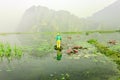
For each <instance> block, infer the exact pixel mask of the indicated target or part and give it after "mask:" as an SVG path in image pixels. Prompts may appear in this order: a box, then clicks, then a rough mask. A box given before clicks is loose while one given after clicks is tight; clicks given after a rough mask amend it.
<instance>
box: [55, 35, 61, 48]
mask: <svg viewBox="0 0 120 80" xmlns="http://www.w3.org/2000/svg"><path fill="white" fill-rule="evenodd" d="M61 40H62V37H61V36H60V33H57V36H56V44H57V48H58V49H60V47H61V45H60V44H61Z"/></svg>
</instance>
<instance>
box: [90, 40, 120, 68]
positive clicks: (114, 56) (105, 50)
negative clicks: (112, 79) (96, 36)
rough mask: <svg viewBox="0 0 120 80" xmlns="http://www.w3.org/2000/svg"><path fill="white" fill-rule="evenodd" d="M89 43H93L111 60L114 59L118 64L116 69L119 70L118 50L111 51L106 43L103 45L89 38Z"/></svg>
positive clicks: (119, 56) (119, 54) (119, 58)
mask: <svg viewBox="0 0 120 80" xmlns="http://www.w3.org/2000/svg"><path fill="white" fill-rule="evenodd" d="M89 43H91V44H94V46H95V47H96V48H97V50H98V51H99V52H100V53H102V54H104V55H106V56H107V57H110V58H111V59H112V60H113V61H115V62H116V64H117V65H118V69H119V70H120V52H117V51H113V50H111V49H109V48H108V47H107V46H106V45H103V44H101V43H100V42H98V41H96V40H89Z"/></svg>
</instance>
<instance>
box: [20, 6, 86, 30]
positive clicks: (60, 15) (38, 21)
mask: <svg viewBox="0 0 120 80" xmlns="http://www.w3.org/2000/svg"><path fill="white" fill-rule="evenodd" d="M83 21H84V20H82V21H81V20H80V19H79V18H78V17H77V16H75V15H72V14H71V13H69V12H67V11H63V10H61V11H54V10H50V9H48V8H46V7H42V6H37V7H36V6H32V7H31V8H29V9H28V10H26V11H25V13H24V15H23V17H22V20H21V22H20V25H19V28H18V30H19V31H22V32H23V31H32V32H43V31H80V30H82V29H83V28H82V27H84V24H83Z"/></svg>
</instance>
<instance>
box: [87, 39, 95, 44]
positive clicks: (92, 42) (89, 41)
mask: <svg viewBox="0 0 120 80" xmlns="http://www.w3.org/2000/svg"><path fill="white" fill-rule="evenodd" d="M87 42H88V43H90V44H96V43H97V40H96V39H90V40H88V41H87Z"/></svg>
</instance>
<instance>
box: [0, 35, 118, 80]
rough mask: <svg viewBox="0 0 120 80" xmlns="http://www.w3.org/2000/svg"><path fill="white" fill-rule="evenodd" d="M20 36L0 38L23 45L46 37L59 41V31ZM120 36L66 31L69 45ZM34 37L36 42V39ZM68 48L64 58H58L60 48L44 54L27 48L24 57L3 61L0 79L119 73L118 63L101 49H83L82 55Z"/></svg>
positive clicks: (92, 78) (87, 78)
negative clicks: (32, 51) (56, 37)
mask: <svg viewBox="0 0 120 80" xmlns="http://www.w3.org/2000/svg"><path fill="white" fill-rule="evenodd" d="M19 36H21V35H7V36H0V39H1V40H2V41H4V42H6V41H8V42H10V43H11V44H13V45H14V44H17V45H20V46H24V45H25V46H27V45H28V46H32V45H38V43H39V44H40V43H43V42H46V41H47V42H49V43H50V44H55V40H54V37H55V35H52V37H51V35H47V36H46V35H42V37H41V36H40V35H39V34H29V35H27V34H26V35H22V37H20V38H18V37H19ZM31 36H32V37H31ZM67 36H71V37H72V40H70V41H68V40H67V38H66V37H67ZM118 36H119V34H118V33H114V34H91V35H89V36H85V35H62V37H63V39H62V40H63V43H66V44H68V46H69V45H70V44H71V45H72V43H73V42H75V41H86V40H88V39H90V38H96V39H98V40H99V41H103V42H106V41H107V40H110V39H115V40H117V41H120V38H119V37H118ZM101 37H104V38H101ZM103 39H104V40H103ZM33 40H34V41H35V42H32V41H33ZM71 45H70V46H71ZM65 52H66V51H65V49H64V50H63V51H62V59H61V60H60V61H58V60H56V51H53V52H49V54H46V56H43V57H35V56H31V55H29V52H24V56H23V57H22V58H21V59H19V60H17V59H13V60H12V61H11V62H10V63H8V61H7V60H6V59H4V60H3V61H0V80H64V79H61V78H62V76H63V75H64V74H69V76H70V80H115V79H116V77H117V76H118V75H119V74H118V69H117V65H116V63H114V62H113V61H112V60H111V59H109V58H107V57H106V56H104V55H102V54H100V53H97V54H91V53H89V52H88V51H80V52H79V54H78V55H72V56H68V55H67V54H66V53H65ZM84 52H85V53H84ZM58 78H59V79H58Z"/></svg>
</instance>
